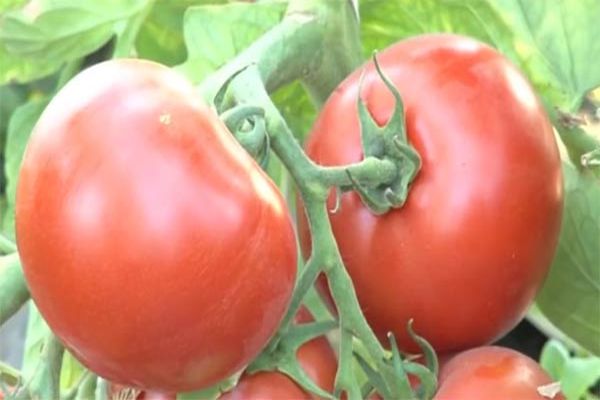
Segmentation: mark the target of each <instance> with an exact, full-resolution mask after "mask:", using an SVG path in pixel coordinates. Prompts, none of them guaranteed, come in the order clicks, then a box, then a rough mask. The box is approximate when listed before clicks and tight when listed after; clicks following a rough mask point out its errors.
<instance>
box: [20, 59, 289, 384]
mask: <svg viewBox="0 0 600 400" xmlns="http://www.w3.org/2000/svg"><path fill="white" fill-rule="evenodd" d="M16 232H17V244H18V248H19V254H20V257H21V261H22V264H23V269H24V272H25V276H26V278H27V281H28V286H29V289H30V291H31V294H32V298H33V299H34V301H35V303H36V305H37V306H38V307H39V309H40V311H41V313H42V315H43V316H44V318H45V320H46V321H47V322H48V324H49V326H50V327H51V328H52V330H53V331H54V332H55V333H56V335H57V336H58V337H59V338H60V339H61V340H62V341H63V342H64V344H65V345H66V346H67V348H68V349H69V350H70V351H71V352H72V353H73V355H75V356H76V357H77V358H78V359H79V360H80V361H81V362H82V363H83V364H84V365H86V366H88V367H89V368H90V369H91V370H93V371H95V372H96V373H99V374H101V375H102V376H104V377H106V378H107V379H110V380H111V381H114V382H118V383H122V384H127V385H132V386H138V387H142V388H148V389H155V390H162V391H170V392H178V391H185V390H192V389H196V388H198V387H204V386H207V385H210V384H212V383H215V382H217V381H219V380H221V379H223V378H225V377H227V376H228V375H230V374H232V373H233V372H235V371H237V370H238V369H240V368H242V367H243V366H244V365H246V364H247V363H248V362H249V361H250V360H251V359H252V358H254V357H255V356H256V355H257V354H258V352H259V351H260V350H261V349H262V347H263V346H264V345H265V344H266V342H267V340H268V339H269V338H270V337H271V336H272V335H273V333H274V331H275V329H276V328H277V325H278V323H279V322H280V320H281V318H282V317H283V313H284V311H285V309H286V307H287V304H288V301H289V298H290V294H291V291H292V287H293V283H294V278H295V271H296V248H295V239H294V232H293V229H292V226H291V221H290V217H289V216H288V212H287V207H286V205H285V203H284V201H283V199H282V197H281V195H280V194H279V192H278V191H277V189H276V188H275V186H274V185H273V183H272V182H271V181H270V180H269V178H268V177H267V176H266V175H265V174H264V173H263V172H262V171H261V170H260V168H259V167H258V165H257V164H256V163H255V162H254V161H253V160H252V159H251V158H250V157H249V156H248V155H247V154H246V153H245V152H244V150H243V149H242V148H241V147H240V146H239V145H238V144H237V143H236V142H235V140H234V139H233V137H232V136H230V134H229V133H228V132H227V131H226V130H225V127H224V125H222V123H221V122H220V121H219V120H218V119H217V117H216V115H215V114H214V113H213V111H211V110H210V109H208V107H207V106H205V105H204V104H203V102H202V100H200V99H199V97H198V96H197V95H196V94H195V93H194V91H193V89H192V87H191V86H190V85H189V84H188V83H187V82H186V81H185V80H184V79H183V78H181V77H179V76H178V75H177V74H176V73H174V72H172V71H171V70H169V69H167V68H166V67H163V66H160V65H158V64H156V63H151V62H147V61H140V60H115V61H108V62H105V63H101V64H98V65H97V66H94V67H91V68H89V69H87V70H85V71H83V72H82V73H80V74H79V75H78V76H77V77H75V78H74V79H72V80H71V81H70V82H69V83H68V84H67V85H66V86H65V87H64V88H63V89H62V90H61V91H60V92H59V93H58V94H57V95H56V96H55V97H54V99H53V100H52V102H51V103H50V104H49V106H48V107H47V108H46V110H45V111H44V113H43V114H42V116H41V118H40V120H39V121H38V123H37V125H36V127H35V129H34V131H33V134H32V136H31V139H30V141H29V143H28V146H27V150H26V152H25V155H24V158H23V164H22V168H21V173H20V177H19V187H18V193H17V208H16ZM264 276H269V277H270V279H264ZM67 293H68V295H66V294H67ZM224 315H226V317H224ZM199 338H201V340H199Z"/></svg>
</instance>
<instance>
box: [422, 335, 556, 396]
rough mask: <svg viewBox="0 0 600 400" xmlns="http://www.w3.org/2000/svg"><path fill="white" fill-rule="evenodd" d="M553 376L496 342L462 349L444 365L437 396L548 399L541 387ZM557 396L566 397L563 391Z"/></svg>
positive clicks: (548, 382)
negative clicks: (540, 391)
mask: <svg viewBox="0 0 600 400" xmlns="http://www.w3.org/2000/svg"><path fill="white" fill-rule="evenodd" d="M550 383H552V378H550V376H549V375H548V374H547V373H546V372H545V371H544V370H542V368H541V367H540V366H539V365H538V364H537V363H536V362H535V361H534V360H532V359H530V358H529V357H527V356H525V355H523V354H521V353H518V352H516V351H514V350H511V349H506V348H502V347H496V346H486V347H479V348H475V349H471V350H468V351H465V352H463V353H459V354H458V355H456V356H454V357H453V358H451V359H450V360H449V361H448V362H447V363H445V364H443V365H442V367H441V369H440V378H439V387H438V391H437V393H436V395H435V397H434V399H435V400H450V399H461V400H470V399H473V400H480V399H486V400H495V399H498V400H500V399H502V400H504V399H519V400H534V399H536V400H548V399H549V398H548V397H544V396H542V395H541V394H540V393H538V387H540V386H544V385H548V384H550ZM553 399H554V400H561V399H564V397H563V395H562V394H561V393H558V394H557V395H556V396H554V397H553Z"/></svg>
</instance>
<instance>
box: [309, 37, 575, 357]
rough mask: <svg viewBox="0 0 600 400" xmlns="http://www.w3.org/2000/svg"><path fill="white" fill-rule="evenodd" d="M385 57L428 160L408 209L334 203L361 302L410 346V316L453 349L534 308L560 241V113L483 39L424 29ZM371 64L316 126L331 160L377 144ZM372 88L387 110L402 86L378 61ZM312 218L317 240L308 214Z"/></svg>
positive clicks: (382, 330) (495, 333) (489, 337)
mask: <svg viewBox="0 0 600 400" xmlns="http://www.w3.org/2000/svg"><path fill="white" fill-rule="evenodd" d="M378 60H379V62H380V64H381V67H382V69H383V71H384V72H385V73H386V74H387V76H389V77H390V79H391V80H392V81H393V83H394V84H395V85H396V87H397V88H398V89H399V91H400V94H401V95H402V97H403V100H404V106H405V109H406V125H407V133H408V138H409V140H410V142H411V143H412V145H413V146H414V147H415V148H416V149H417V151H418V152H419V153H420V155H421V157H422V161H423V164H422V169H421V171H420V172H419V174H418V176H417V178H416V180H415V181H414V183H413V185H412V188H411V191H410V194H409V197H408V200H407V202H406V204H405V205H404V207H402V208H401V209H397V210H393V211H391V212H389V213H387V214H385V215H383V216H375V215H373V214H372V213H371V212H370V211H369V210H368V209H367V207H366V206H365V205H364V204H363V203H362V201H361V200H360V198H359V196H358V195H357V194H356V193H355V192H350V193H346V194H344V195H343V196H342V198H341V209H340V211H339V212H338V213H336V214H334V215H331V223H332V227H333V232H334V234H335V237H336V239H337V242H338V245H339V248H340V252H341V254H342V257H343V260H344V263H345V265H346V268H347V269H348V272H349V274H350V275H351V277H352V280H353V282H354V285H355V289H356V293H357V295H358V298H359V301H360V304H361V306H362V308H363V310H364V312H365V315H366V317H367V319H368V321H369V323H370V325H371V326H372V327H373V329H374V330H375V332H376V333H377V334H378V336H379V337H380V338H381V340H382V341H383V342H384V343H387V339H386V336H385V335H386V332H388V331H392V332H393V333H394V334H395V335H396V338H397V339H398V341H399V344H400V346H401V347H402V348H403V349H404V350H408V351H416V350H418V349H417V348H416V346H415V344H414V343H413V342H412V341H411V340H410V338H409V336H408V334H407V329H406V323H407V321H408V320H409V319H410V318H414V320H415V324H414V327H415V330H416V332H417V333H419V334H420V335H422V336H424V337H425V338H426V339H428V340H429V341H430V342H431V343H432V344H433V345H434V347H435V348H436V349H437V350H438V351H440V352H447V351H454V350H459V349H465V348H470V347H473V346H477V345H481V344H484V343H489V342H491V341H493V340H494V339H496V338H498V337H500V336H502V335H503V334H504V333H506V332H507V331H508V330H510V329H511V328H512V327H514V326H515V324H516V323H517V322H518V321H519V320H520V319H521V318H522V317H523V315H524V313H525V311H526V309H527V307H528V306H529V304H530V303H531V302H532V300H533V298H534V296H535V294H536V292H537V291H538V289H539V288H540V285H541V284H542V282H543V280H544V278H545V276H546V274H547V272H548V268H549V266H550V262H551V260H552V257H553V255H554V251H555V248H556V244H557V239H558V233H559V229H560V222H561V214H562V203H563V187H562V175H561V169H560V159H559V154H558V150H557V146H556V143H555V140H554V136H553V133H552V126H551V125H550V122H549V121H548V118H547V116H546V114H545V112H544V110H543V108H542V105H541V104H540V101H539V99H538V98H537V97H536V95H535V93H534V92H533V91H532V89H531V87H530V85H529V83H528V82H527V81H526V80H525V78H523V76H522V75H521V74H520V73H519V71H518V70H517V69H516V68H515V67H514V66H513V65H512V64H511V63H510V62H509V61H507V59H506V58H504V57H503V56H502V55H501V54H499V53H498V52H497V51H495V50H494V49H492V48H490V47H488V46H486V45H484V44H482V43H479V42H477V41H475V40H472V39H469V38H466V37H461V36H455V35H447V34H446V35H444V34H436V35H424V36H419V37H414V38H411V39H408V40H405V41H402V42H399V43H397V44H395V45H393V46H391V47H390V48H388V49H386V50H384V51H382V52H381V53H380V54H379V55H378ZM362 71H363V69H362V68H361V69H360V70H358V71H356V72H355V73H353V74H352V75H350V76H349V77H348V78H347V79H346V80H345V81H344V82H343V83H342V84H341V85H340V86H339V87H338V88H337V89H336V90H335V92H334V93H333V94H332V95H331V97H330V98H329V100H328V101H327V103H326V104H325V106H324V108H323V110H322V112H321V114H320V116H319V118H318V120H317V122H316V124H315V126H314V128H313V131H312V133H311V135H310V137H309V139H308V142H307V144H306V150H307V153H308V154H309V155H310V157H311V158H312V159H313V160H315V161H316V162H317V163H319V164H321V165H344V164H348V163H352V162H357V161H360V160H361V159H362V158H363V153H362V148H361V138H360V128H359V122H358V117H357V111H356V98H357V95H358V89H359V88H358V86H359V77H360V74H361V73H362ZM361 95H362V98H363V99H364V101H365V103H366V104H367V107H368V108H369V110H370V112H371V113H372V115H373V117H374V118H375V120H376V121H377V123H378V124H380V125H383V124H385V123H386V122H387V120H388V119H389V117H390V115H391V113H392V110H393V104H394V100H393V97H392V95H391V94H390V93H389V91H388V89H387V88H386V87H385V86H384V84H383V82H382V81H381V79H380V78H379V76H378V75H377V73H376V71H375V69H374V66H373V64H372V63H369V64H368V66H367V70H366V77H365V81H364V85H363V88H362V92H361ZM329 200H330V203H329V206H330V208H333V205H334V201H333V200H334V198H333V195H332V196H331V197H330V199H329ZM299 225H300V232H301V237H302V242H303V248H304V250H305V254H308V252H309V251H310V240H309V231H308V226H307V224H306V220H305V219H303V218H301V219H300V221H299Z"/></svg>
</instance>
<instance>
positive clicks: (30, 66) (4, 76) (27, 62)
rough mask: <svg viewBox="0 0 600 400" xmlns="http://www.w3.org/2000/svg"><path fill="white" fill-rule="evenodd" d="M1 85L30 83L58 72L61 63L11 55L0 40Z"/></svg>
mask: <svg viewBox="0 0 600 400" xmlns="http://www.w3.org/2000/svg"><path fill="white" fill-rule="evenodd" d="M0 60H2V62H0V84H4V83H7V82H12V81H15V82H29V81H32V80H35V79H38V78H42V77H44V76H47V75H49V74H51V73H53V72H54V71H56V70H58V69H59V68H60V66H61V64H60V63H56V62H53V61H47V62H46V61H43V60H37V59H25V58H23V57H20V56H16V55H14V54H10V53H9V52H8V51H7V50H6V49H5V48H4V46H2V39H1V38H0Z"/></svg>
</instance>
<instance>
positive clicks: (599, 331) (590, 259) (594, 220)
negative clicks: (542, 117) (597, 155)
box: [536, 163, 600, 355]
mask: <svg viewBox="0 0 600 400" xmlns="http://www.w3.org/2000/svg"><path fill="white" fill-rule="evenodd" d="M563 173H564V177H565V208H564V211H563V223H562V229H561V234H560V239H559V245H558V250H557V252H556V256H555V259H554V262H553V264H552V268H551V270H550V274H549V276H548V278H547V279H546V282H545V284H544V287H543V288H542V290H541V291H540V293H539V294H538V296H537V299H536V302H537V304H538V306H539V308H540V310H541V311H542V312H543V313H544V315H545V316H546V317H547V318H548V319H550V321H551V322H552V323H553V324H554V325H556V327H558V328H559V329H560V330H561V331H563V332H564V333H566V334H567V335H568V336H569V337H570V338H571V339H573V340H574V341H576V342H577V343H578V344H579V345H580V346H582V347H583V348H585V349H587V350H588V351H590V352H592V353H594V354H596V355H600V339H599V338H600V181H598V180H597V179H596V178H595V177H594V176H593V175H592V174H591V173H589V172H587V173H580V172H579V171H577V170H576V169H575V168H574V167H573V166H572V165H571V164H568V163H563Z"/></svg>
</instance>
